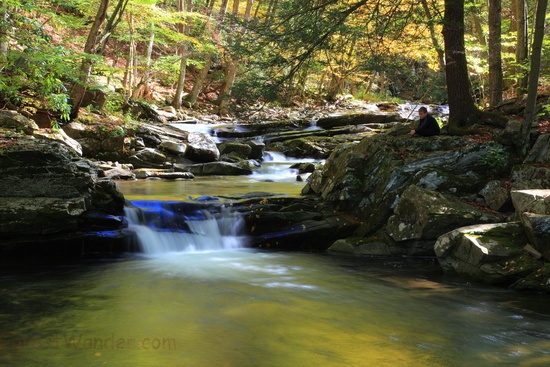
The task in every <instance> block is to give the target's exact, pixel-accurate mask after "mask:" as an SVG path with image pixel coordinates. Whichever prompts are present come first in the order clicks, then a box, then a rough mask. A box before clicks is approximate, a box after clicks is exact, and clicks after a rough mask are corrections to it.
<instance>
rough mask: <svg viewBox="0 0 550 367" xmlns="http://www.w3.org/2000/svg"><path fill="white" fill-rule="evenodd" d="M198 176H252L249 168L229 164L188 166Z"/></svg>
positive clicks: (211, 163) (213, 163)
mask: <svg viewBox="0 0 550 367" xmlns="http://www.w3.org/2000/svg"><path fill="white" fill-rule="evenodd" d="M186 169H188V170H189V172H191V173H192V174H194V175H196V176H218V175H219V176H242V175H250V174H252V170H251V169H250V168H249V167H244V166H241V165H238V164H234V163H229V162H210V163H202V164H192V165H188V166H186Z"/></svg>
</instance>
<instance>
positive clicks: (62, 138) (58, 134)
mask: <svg viewBox="0 0 550 367" xmlns="http://www.w3.org/2000/svg"><path fill="white" fill-rule="evenodd" d="M33 136H34V137H35V138H37V139H48V140H56V141H59V142H61V143H63V144H65V145H67V146H68V147H70V148H71V149H73V150H74V151H75V152H76V153H77V154H78V155H80V156H81V155H82V146H81V145H80V144H79V143H78V141H76V140H74V139H72V138H71V137H69V136H68V135H67V134H66V133H65V131H63V130H53V129H41V130H37V131H35V132H34V133H33Z"/></svg>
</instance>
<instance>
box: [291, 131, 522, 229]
mask: <svg viewBox="0 0 550 367" xmlns="http://www.w3.org/2000/svg"><path fill="white" fill-rule="evenodd" d="M492 157H494V151H493V150H491V146H488V144H485V143H473V142H472V141H471V140H469V139H467V138H458V137H450V136H438V137H434V138H410V137H408V136H399V137H394V136H389V135H385V134H384V135H383V134H378V135H373V136H369V137H366V138H363V139H362V140H361V141H360V142H359V143H346V144H341V145H339V146H338V147H336V148H335V149H334V151H333V152H332V153H331V155H330V157H329V158H328V159H327V160H326V162H325V164H324V165H323V168H322V169H321V170H316V171H315V172H313V174H312V175H311V177H310V180H309V182H308V183H307V184H306V186H305V187H304V189H303V190H302V193H304V194H306V193H307V194H308V195H312V194H315V195H318V196H320V197H321V198H323V200H325V201H326V202H327V203H328V204H330V205H332V206H333V207H334V208H336V209H338V210H342V211H350V212H352V213H354V214H355V215H357V216H358V217H359V218H361V219H362V220H363V221H364V222H365V225H364V226H363V227H362V228H363V229H364V231H365V234H371V233H374V232H376V231H377V230H379V229H380V228H382V227H383V226H385V224H386V223H387V221H388V219H389V217H390V216H391V215H392V214H393V210H394V209H395V207H396V205H397V203H398V198H399V196H400V195H401V193H402V192H403V191H404V190H405V189H406V188H407V187H409V186H410V185H411V184H415V183H416V184H420V185H422V186H425V187H430V188H437V190H438V191H446V192H453V193H454V194H455V195H456V196H459V197H460V196H467V195H477V193H478V192H479V190H480V189H481V188H482V187H483V186H484V185H485V183H486V182H488V181H491V180H494V179H496V178H500V177H501V175H502V174H503V173H504V172H508V169H509V161H510V159H511V153H509V152H508V151H506V150H499V157H501V158H502V159H500V158H499V159H498V160H496V162H495V161H494V159H493V158H492Z"/></svg>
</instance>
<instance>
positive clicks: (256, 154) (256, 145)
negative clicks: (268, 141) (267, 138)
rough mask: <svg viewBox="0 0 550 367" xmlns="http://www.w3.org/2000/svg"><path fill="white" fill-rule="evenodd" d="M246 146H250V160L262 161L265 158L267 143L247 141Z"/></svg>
mask: <svg viewBox="0 0 550 367" xmlns="http://www.w3.org/2000/svg"><path fill="white" fill-rule="evenodd" d="M246 144H248V145H249V146H250V153H249V154H248V157H249V158H250V159H256V160H261V159H262V158H263V156H264V150H265V143H263V142H260V141H256V140H250V141H247V142H246Z"/></svg>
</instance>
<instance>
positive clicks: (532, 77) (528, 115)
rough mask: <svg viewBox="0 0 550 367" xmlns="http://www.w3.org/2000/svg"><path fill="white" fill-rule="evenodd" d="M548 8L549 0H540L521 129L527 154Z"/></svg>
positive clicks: (522, 145) (522, 146) (535, 103)
mask: <svg viewBox="0 0 550 367" xmlns="http://www.w3.org/2000/svg"><path fill="white" fill-rule="evenodd" d="M547 8H548V0H538V4H537V11H536V16H535V34H534V35H533V45H532V47H531V59H530V61H531V68H530V70H529V85H528V89H527V90H528V92H527V101H526V104H525V113H524V117H523V125H522V129H521V140H522V141H521V143H522V144H521V146H520V148H521V151H520V152H521V153H522V155H525V154H527V150H528V149H529V136H530V132H531V126H532V124H533V120H534V119H535V112H536V106H537V95H538V84H539V76H540V65H541V55H542V42H543V39H544V25H545V23H546V9H547Z"/></svg>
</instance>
